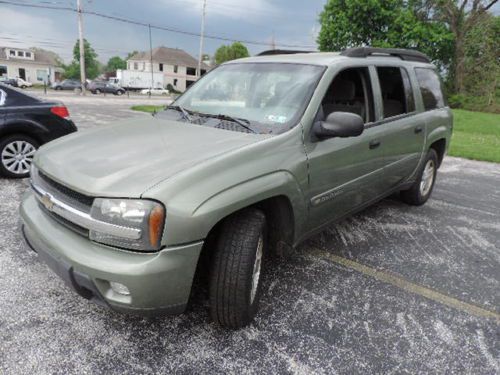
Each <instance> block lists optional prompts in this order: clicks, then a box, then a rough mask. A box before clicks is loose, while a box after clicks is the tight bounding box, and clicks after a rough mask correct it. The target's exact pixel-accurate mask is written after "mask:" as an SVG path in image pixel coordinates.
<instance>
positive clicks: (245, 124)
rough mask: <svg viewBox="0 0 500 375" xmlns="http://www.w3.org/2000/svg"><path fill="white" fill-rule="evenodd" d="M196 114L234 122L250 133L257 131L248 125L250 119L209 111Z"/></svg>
mask: <svg viewBox="0 0 500 375" xmlns="http://www.w3.org/2000/svg"><path fill="white" fill-rule="evenodd" d="M197 114H198V115H200V116H205V117H212V118H216V119H218V120H222V121H224V120H225V121H231V122H235V123H236V124H238V125H239V126H241V127H242V128H245V129H247V130H249V131H251V132H252V133H254V134H257V132H256V131H255V129H252V128H251V127H250V126H249V125H250V121H248V120H247V119H244V118H237V117H232V116H228V115H223V114H218V115H212V114H210V113H199V112H197Z"/></svg>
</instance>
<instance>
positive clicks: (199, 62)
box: [198, 0, 207, 77]
mask: <svg viewBox="0 0 500 375" xmlns="http://www.w3.org/2000/svg"><path fill="white" fill-rule="evenodd" d="M206 13H207V0H203V10H202V12H201V33H200V58H199V59H198V77H201V63H202V62H203V38H204V37H205V15H206Z"/></svg>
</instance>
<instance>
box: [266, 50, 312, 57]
mask: <svg viewBox="0 0 500 375" xmlns="http://www.w3.org/2000/svg"><path fill="white" fill-rule="evenodd" d="M311 52H312V51H293V50H287V49H270V50H267V51H263V52H261V53H259V54H258V55H257V56H270V55H294V54H296V53H311Z"/></svg>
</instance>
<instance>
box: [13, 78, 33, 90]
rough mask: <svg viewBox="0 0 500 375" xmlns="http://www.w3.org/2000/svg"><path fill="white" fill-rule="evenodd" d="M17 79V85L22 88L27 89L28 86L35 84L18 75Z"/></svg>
mask: <svg viewBox="0 0 500 375" xmlns="http://www.w3.org/2000/svg"><path fill="white" fill-rule="evenodd" d="M16 80H17V86H18V87H20V88H22V89H25V88H27V87H32V86H33V84H32V83H31V82H28V81H25V80H24V79H22V78H19V77H18V78H17V79H16Z"/></svg>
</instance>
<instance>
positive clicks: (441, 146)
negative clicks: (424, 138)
mask: <svg viewBox="0 0 500 375" xmlns="http://www.w3.org/2000/svg"><path fill="white" fill-rule="evenodd" d="M430 148H432V149H434V150H435V151H436V153H437V155H438V167H439V166H440V165H441V163H442V162H443V158H444V152H445V150H446V139H444V138H442V139H439V140H437V141H435V142H434V143H432V144H431V147H430Z"/></svg>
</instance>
